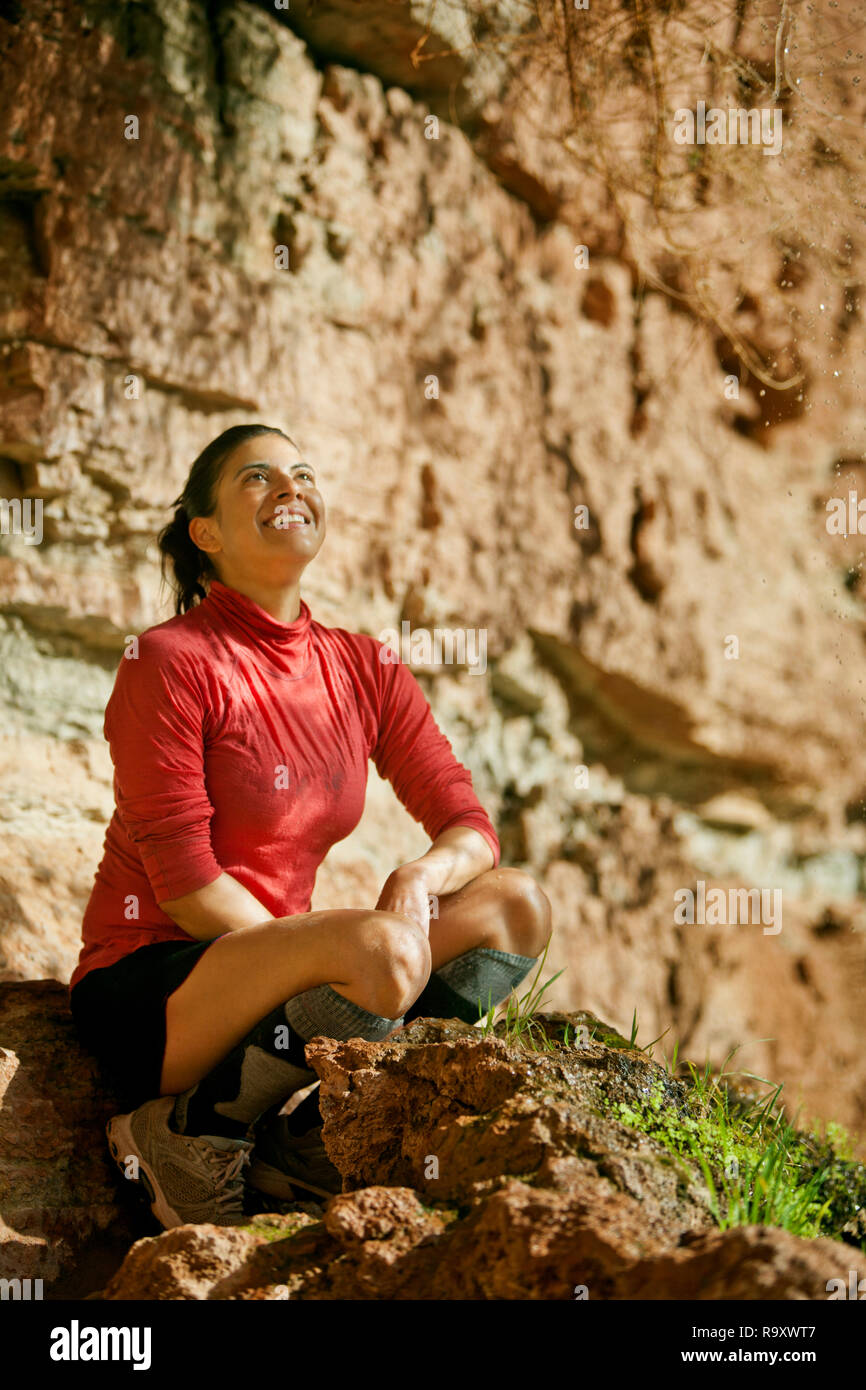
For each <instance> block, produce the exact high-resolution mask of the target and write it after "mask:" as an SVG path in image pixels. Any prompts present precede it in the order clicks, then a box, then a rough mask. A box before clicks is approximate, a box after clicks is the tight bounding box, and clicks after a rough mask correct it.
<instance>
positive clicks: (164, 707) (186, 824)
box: [104, 633, 222, 903]
mask: <svg viewBox="0 0 866 1390" xmlns="http://www.w3.org/2000/svg"><path fill="white" fill-rule="evenodd" d="M204 714H205V711H204V705H203V695H202V691H201V689H200V687H199V685H198V683H197V682H196V680H195V678H194V677H193V676H192V675H191V674H190V673H188V672H187V671H185V670H184V664H183V661H182V659H179V656H178V653H177V650H176V649H174V650H173V649H172V648H171V647H170V646H167V644H166V643H165V642H164V641H161V640H160V637H159V635H158V634H152V633H145V634H143V636H142V637H140V638H139V642H138V656H137V658H127V657H126V656H124V657H123V658H121V662H120V666H119V668H118V672H117V677H116V679H115V683H114V689H113V691H112V694H111V698H110V700H109V702H108V705H107V707H106V712H105V726H104V734H105V737H106V739H107V740H108V744H109V748H110V750H111V760H112V763H113V764H114V793H115V798H116V802H117V814H118V817H119V820H120V823H121V825H122V826H123V829H124V830H125V831H126V834H127V836H128V838H129V840H130V842H131V843H132V844H133V845H134V846H135V849H136V850H137V851H138V854H139V856H140V858H141V862H142V865H143V868H144V871H145V873H146V874H147V877H148V879H149V881H150V885H151V887H152V889H153V893H154V897H155V898H156V901H157V902H158V903H161V902H167V901H171V900H173V899H175V898H181V897H183V896H184V895H185V894H187V893H192V892H195V890H196V889H198V888H204V887H205V886H206V885H207V884H208V883H213V882H214V880H215V879H217V878H219V876H220V874H221V873H222V868H221V866H220V864H219V863H218V862H217V860H216V859H215V857H214V854H213V849H212V846H211V837H210V822H211V818H212V816H213V814H214V808H213V806H212V805H211V803H210V801H209V799H208V795H207V790H206V787H205V774H204Z"/></svg>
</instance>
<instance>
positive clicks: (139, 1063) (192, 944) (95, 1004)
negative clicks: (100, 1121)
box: [69, 941, 213, 1109]
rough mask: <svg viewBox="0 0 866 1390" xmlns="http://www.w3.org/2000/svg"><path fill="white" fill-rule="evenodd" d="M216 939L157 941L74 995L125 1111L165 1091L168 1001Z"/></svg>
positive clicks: (75, 1009) (83, 1026) (85, 1034)
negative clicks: (164, 1067) (163, 1086)
mask: <svg viewBox="0 0 866 1390" xmlns="http://www.w3.org/2000/svg"><path fill="white" fill-rule="evenodd" d="M212 945H213V941H156V942H154V943H153V944H152V945H151V946H139V948H138V950H137V951H133V952H132V953H131V954H130V955H128V956H124V957H123V959H122V960H118V961H115V963H114V964H113V965H106V966H103V967H102V968H101V969H99V970H89V971H88V972H87V974H86V975H85V976H84V978H83V980H80V981H79V982H78V984H77V985H76V986H75V988H74V989H73V990H72V991H71V993H70V995H69V1006H70V1008H71V1010H72V1017H73V1019H74V1021H75V1027H76V1029H77V1032H78V1036H79V1038H80V1039H81V1042H82V1044H83V1045H84V1047H85V1048H86V1049H87V1051H88V1052H91V1053H92V1054H93V1055H94V1057H96V1058H97V1060H98V1061H99V1063H100V1065H101V1067H102V1069H103V1071H104V1073H105V1079H106V1081H107V1082H108V1083H109V1084H110V1085H111V1087H112V1089H113V1090H114V1091H115V1092H116V1093H117V1098H118V1101H119V1103H120V1104H121V1105H122V1106H123V1107H124V1108H125V1109H135V1107H136V1106H138V1105H141V1104H142V1103H143V1102H144V1101H146V1100H154V1099H155V1098H156V1097H157V1096H158V1095H159V1083H160V1077H161V1074H162V1061H163V1057H164V1055H165V1001H166V999H167V998H168V996H169V995H170V994H173V993H174V991H175V990H176V989H177V988H178V987H179V986H180V985H182V984H183V982H184V980H185V979H186V977H187V975H188V974H189V973H190V971H191V970H192V968H193V966H194V965H196V963H197V962H198V961H199V960H200V959H201V957H202V956H203V954H204V952H205V951H206V950H207V949H208V947H209V946H212Z"/></svg>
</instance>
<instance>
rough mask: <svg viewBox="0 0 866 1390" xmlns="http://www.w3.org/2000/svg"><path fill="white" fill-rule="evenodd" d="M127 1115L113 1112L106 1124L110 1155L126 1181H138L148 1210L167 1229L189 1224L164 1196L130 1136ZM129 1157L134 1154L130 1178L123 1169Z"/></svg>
mask: <svg viewBox="0 0 866 1390" xmlns="http://www.w3.org/2000/svg"><path fill="white" fill-rule="evenodd" d="M130 1118H131V1117H130V1116H129V1115H115V1116H114V1118H113V1119H111V1120H109V1121H108V1124H107V1125H106V1126H105V1133H106V1135H107V1137H108V1147H109V1149H110V1150H111V1156H112V1158H113V1159H114V1161H115V1163H116V1164H117V1166H118V1168H119V1169H120V1170H121V1172H122V1173H123V1176H124V1177H125V1178H126V1179H127V1181H128V1182H140V1183H141V1185H142V1187H143V1188H144V1190H145V1192H146V1193H147V1195H148V1197H149V1198H150V1209H151V1211H152V1212H153V1214H154V1216H155V1217H156V1219H157V1221H158V1222H159V1223H160V1225H161V1226H162V1227H163V1228H164V1229H165V1230H166V1231H170V1230H172V1229H173V1228H174V1227H175V1226H184V1225H186V1224H188V1223H187V1222H185V1221H184V1219H183V1217H182V1216H180V1214H179V1213H178V1212H176V1211H175V1210H174V1208H173V1207H170V1206H169V1205H168V1202H167V1201H166V1200H165V1197H164V1196H163V1193H162V1189H161V1188H160V1185H159V1180H158V1178H157V1176H156V1173H155V1172H154V1171H153V1169H152V1168H151V1166H150V1164H149V1163H148V1162H147V1160H146V1159H145V1157H144V1155H143V1154H142V1152H141V1150H140V1149H139V1147H138V1145H137V1144H136V1142H135V1140H134V1139H133V1137H132V1126H131V1125H130V1123H129V1121H130ZM130 1158H135V1159H136V1160H137V1162H138V1177H137V1178H130V1177H129V1176H128V1174H127V1172H126V1164H127V1160H128V1159H130Z"/></svg>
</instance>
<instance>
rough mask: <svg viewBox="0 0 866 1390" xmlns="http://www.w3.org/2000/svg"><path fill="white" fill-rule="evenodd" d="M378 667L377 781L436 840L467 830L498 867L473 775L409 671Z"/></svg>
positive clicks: (377, 660)
mask: <svg viewBox="0 0 866 1390" xmlns="http://www.w3.org/2000/svg"><path fill="white" fill-rule="evenodd" d="M374 646H375V656H374V661H375V664H376V666H377V667H378V672H377V681H376V684H377V689H378V699H379V708H378V739H377V742H376V744H375V747H374V748H373V751H372V753H371V755H370V756H371V758H372V760H373V763H374V765H375V767H376V769H377V771H378V772H379V774H380V776H382V777H384V778H386V779H387V781H389V782H390V783H391V785H392V787H393V788H394V791H395V792H396V794H397V796H398V797H399V799H400V801H401V802H402V803H403V805H404V806H405V807H406V810H407V811H408V812H409V814H410V815H411V816H412V817H413V819H414V820H416V821H418V822H420V824H421V825H423V827H424V829H425V830H426V832H427V834H428V835H429V836H430V838H431V840H435V839H436V837H437V836H438V835H441V834H442V833H443V831H445V830H450V829H451V828H452V826H456V825H466V826H469V827H470V828H471V829H473V830H477V831H478V832H479V834H481V835H483V836H484V839H485V840H486V841H487V843H488V844H489V845H490V848H491V849H492V851H493V867H494V868H495V867H496V866H497V865H498V863H499V854H500V847H499V840H498V838H497V835H496V831H495V830H494V829H493V824H492V822H491V820H490V817H489V816H488V814H487V812H486V811H485V810H484V807H483V806H482V805H481V802H480V801H479V800H478V797H477V796H476V795H475V792H474V790H473V787H472V775H471V773H470V772H469V770H468V769H467V768H465V767H464V766H463V764H462V763H460V762H458V760H457V758H456V757H455V755H454V750H453V749H452V747H451V744H450V743H449V741H448V739H447V738H446V737H445V735H444V734H443V733H442V730H441V729H440V728H439V726H438V725H437V723H436V721H435V719H434V718H433V711H432V710H431V708H430V705H429V703H428V701H427V700H426V699H425V698H424V692H423V691H422V689H421V687H420V685H419V684H418V682H417V680H416V679H415V677H414V676H413V675H412V673H411V671H410V670H409V669H408V667H406V666H404V665H403V664H402V663H400V662H394V663H391V662H384V663H383V662H382V661H381V660H380V658H379V651H380V650H381V649H383V646H384V644H383V643H381V642H375V643H374Z"/></svg>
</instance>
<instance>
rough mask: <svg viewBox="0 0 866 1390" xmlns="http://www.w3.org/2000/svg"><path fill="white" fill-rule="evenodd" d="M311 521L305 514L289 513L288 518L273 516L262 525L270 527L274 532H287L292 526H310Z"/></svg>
mask: <svg viewBox="0 0 866 1390" xmlns="http://www.w3.org/2000/svg"><path fill="white" fill-rule="evenodd" d="M311 524H312V523H311V520H310V518H309V517H308V516H304V514H303V512H289V513H288V515H287V516H279V515H277V516H271V517H268V520H267V521H263V522H262V525H263V526H267V527H269V528H270V529H271V530H272V531H287V530H288V529H289V527H290V526H310V525H311Z"/></svg>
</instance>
